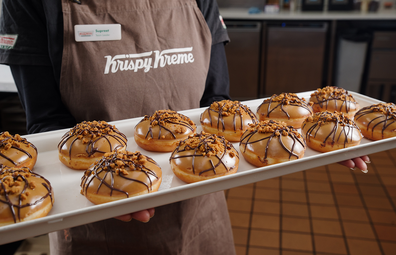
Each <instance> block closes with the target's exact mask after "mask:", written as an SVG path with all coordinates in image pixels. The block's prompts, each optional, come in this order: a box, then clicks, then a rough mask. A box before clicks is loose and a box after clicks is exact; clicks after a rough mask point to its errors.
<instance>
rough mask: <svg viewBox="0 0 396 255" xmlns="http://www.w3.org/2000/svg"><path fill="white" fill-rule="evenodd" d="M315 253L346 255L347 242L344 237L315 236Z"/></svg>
mask: <svg viewBox="0 0 396 255" xmlns="http://www.w3.org/2000/svg"><path fill="white" fill-rule="evenodd" d="M314 241H315V251H316V252H318V253H319V252H322V253H331V254H342V255H344V254H345V255H346V254H347V250H346V247H345V241H344V238H342V237H334V236H322V235H314Z"/></svg>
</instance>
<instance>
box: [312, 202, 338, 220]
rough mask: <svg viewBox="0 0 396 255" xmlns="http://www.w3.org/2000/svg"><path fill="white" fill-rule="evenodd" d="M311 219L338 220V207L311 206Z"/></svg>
mask: <svg viewBox="0 0 396 255" xmlns="http://www.w3.org/2000/svg"><path fill="white" fill-rule="evenodd" d="M310 210H311V217H312V218H318V219H338V213H337V210H336V207H334V206H327V205H310Z"/></svg>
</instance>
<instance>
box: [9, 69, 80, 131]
mask: <svg viewBox="0 0 396 255" xmlns="http://www.w3.org/2000/svg"><path fill="white" fill-rule="evenodd" d="M10 68H11V72H12V75H13V77H14V80H15V84H16V85H17V88H18V94H19V98H20V100H21V103H22V106H23V107H24V109H25V112H26V122H27V130H28V133H29V134H31V133H39V132H44V131H50V130H56V129H62V128H71V127H73V126H74V125H76V121H75V119H74V118H73V116H72V115H71V114H70V112H69V111H68V110H67V108H66V107H65V106H64V105H63V103H62V101H61V96H60V92H59V87H58V84H57V82H56V80H55V78H54V72H53V69H52V67H51V66H34V65H11V66H10Z"/></svg>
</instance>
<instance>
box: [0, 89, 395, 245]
mask: <svg viewBox="0 0 396 255" xmlns="http://www.w3.org/2000/svg"><path fill="white" fill-rule="evenodd" d="M312 92H313V91H309V92H304V93H298V96H299V97H301V98H306V99H308V98H309V97H310V94H311V93H312ZM350 94H352V95H353V96H354V97H355V99H356V100H357V101H358V102H359V104H360V106H361V107H365V106H368V105H371V104H375V103H378V102H380V101H378V100H376V99H373V98H370V97H367V96H364V95H361V94H358V93H353V92H350ZM262 101H263V99H257V100H251V101H245V102H242V103H243V104H245V105H247V106H249V107H250V109H251V110H252V111H253V112H256V110H257V107H258V106H259V105H260V104H261V103H262ZM203 111H204V109H203V108H201V109H194V110H187V111H182V112H180V113H182V114H184V115H186V116H189V117H190V118H191V119H192V120H193V121H194V122H195V123H196V124H197V125H198V132H200V131H201V127H200V122H199V117H200V114H201V113H202V112H203ZM140 120H141V118H134V119H128V120H122V121H115V122H111V124H113V125H115V126H116V127H117V128H118V129H119V130H120V131H121V132H123V133H124V134H125V135H126V136H127V137H128V150H129V151H136V150H139V151H141V152H142V153H143V154H145V155H147V156H150V157H152V158H154V160H155V161H156V162H157V163H158V164H159V165H160V166H161V168H162V171H163V181H162V184H161V187H160V189H159V191H158V192H155V193H151V194H147V195H142V196H138V197H131V198H126V199H123V200H120V201H115V202H111V203H107V204H102V205H94V204H92V203H91V202H89V201H88V200H87V199H86V198H85V197H84V196H82V195H81V194H80V181H81V177H82V176H83V171H76V170H72V169H69V168H67V167H66V166H64V165H63V164H62V163H60V161H59V159H58V150H57V145H58V143H59V141H60V139H61V137H62V135H63V134H64V133H65V132H66V131H67V130H68V129H64V130H58V131H52V132H46V133H40V134H33V135H27V136H25V138H27V139H28V140H29V141H30V142H31V143H33V144H34V145H35V146H36V147H37V148H38V152H39V155H38V160H37V164H36V166H35V167H34V171H35V172H37V173H38V174H40V175H43V176H44V177H45V178H47V179H48V180H49V181H50V182H51V184H52V187H53V189H54V194H55V203H54V207H53V208H52V210H51V212H50V213H49V215H48V216H46V217H43V218H40V219H36V220H32V221H27V222H20V223H16V224H12V225H8V226H3V227H0V244H4V243H9V242H13V241H17V240H21V239H25V238H29V237H32V236H37V235H41V234H45V233H49V232H53V231H56V230H60V229H64V228H70V227H74V226H78V225H82V224H86V223H90V222H95V221H99V220H103V219H107V218H111V217H115V216H119V215H122V214H126V213H131V212H135V211H139V210H143V209H147V208H151V207H156V206H160V205H164V204H169V203H173V202H177V201H181V200H185V199H188V198H193V197H196V196H200V195H204V194H207V193H211V192H215V191H220V190H226V189H230V188H234V187H237V186H242V185H245V184H249V183H254V182H258V181H262V180H266V179H270V178H274V177H278V176H282V175H286V174H290V173H295V172H298V171H302V170H306V169H310V168H314V167H318V166H322V165H327V164H331V163H335V162H339V161H342V160H346V159H350V158H354V157H359V156H363V155H369V154H371V153H376V152H380V151H384V150H389V149H392V148H396V137H394V138H389V139H384V140H380V141H370V140H367V139H362V142H361V144H360V145H359V146H355V147H351V148H345V149H341V150H337V151H332V152H327V153H320V152H316V151H313V150H311V149H309V148H307V150H306V152H305V156H304V157H303V158H301V159H297V160H293V161H289V162H285V163H280V164H276V165H271V166H266V167H260V168H256V167H254V166H253V165H251V164H249V163H247V162H246V161H245V159H244V158H243V156H242V155H241V154H240V165H239V169H238V172H237V173H236V174H233V175H230V176H224V177H220V178H215V179H212V180H207V181H202V182H199V183H193V184H186V183H184V182H182V181H180V180H179V179H177V177H175V176H174V175H173V172H172V170H171V168H170V165H169V157H170V153H153V152H148V151H145V150H143V149H141V148H139V147H138V146H137V145H136V143H135V141H134V139H133V133H134V127H135V125H136V124H137V123H138V122H139V121H140ZM234 147H235V148H236V149H237V150H238V151H239V145H238V143H234ZM345 171H348V169H346V170H345Z"/></svg>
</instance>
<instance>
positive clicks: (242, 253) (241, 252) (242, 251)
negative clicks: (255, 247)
mask: <svg viewBox="0 0 396 255" xmlns="http://www.w3.org/2000/svg"><path fill="white" fill-rule="evenodd" d="M235 251H236V254H237V255H246V246H239V245H236V246H235Z"/></svg>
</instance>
